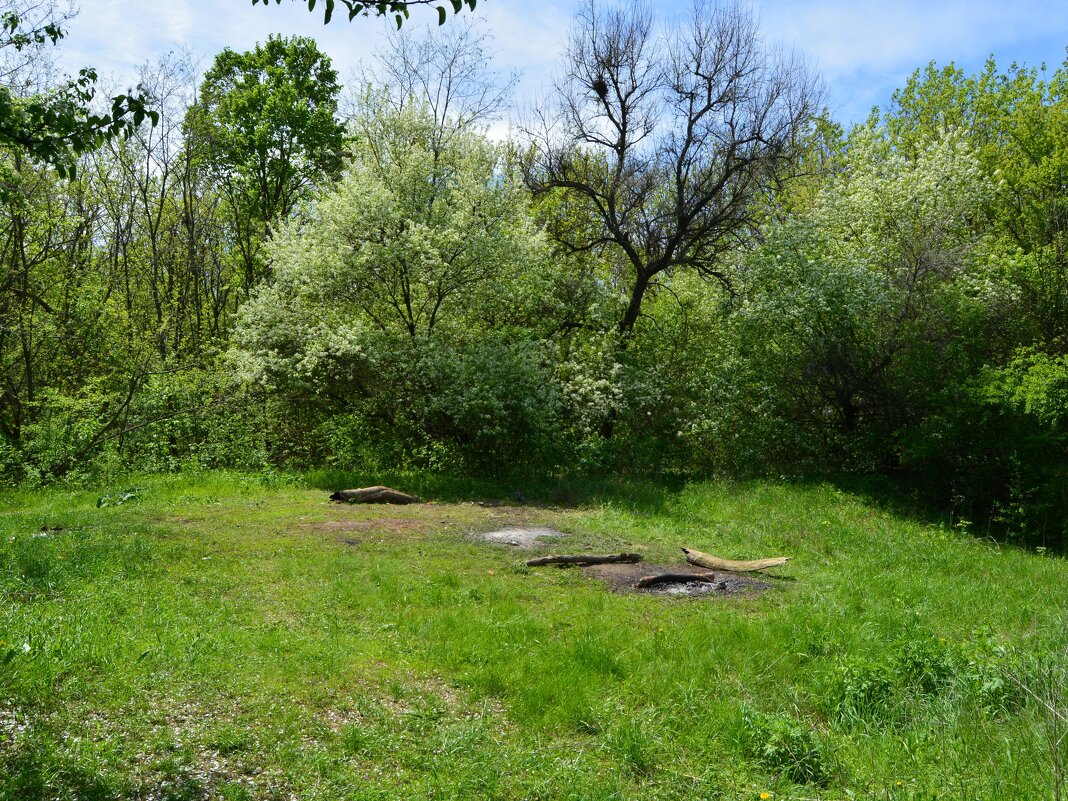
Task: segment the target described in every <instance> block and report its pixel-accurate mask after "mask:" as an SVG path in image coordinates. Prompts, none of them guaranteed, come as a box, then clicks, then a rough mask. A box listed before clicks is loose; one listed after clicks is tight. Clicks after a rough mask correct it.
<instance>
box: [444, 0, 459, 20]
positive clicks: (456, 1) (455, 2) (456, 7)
mask: <svg viewBox="0 0 1068 801" xmlns="http://www.w3.org/2000/svg"><path fill="white" fill-rule="evenodd" d="M463 7H464V3H463V0H452V10H453V12H454V13H456V14H459V13H460V9H461V8H463ZM444 21H445V20H442V22H444Z"/></svg>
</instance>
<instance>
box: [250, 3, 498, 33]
mask: <svg viewBox="0 0 1068 801" xmlns="http://www.w3.org/2000/svg"><path fill="white" fill-rule="evenodd" d="M274 1H275V2H276V3H278V4H279V5H281V4H282V0H274ZM316 1H317V0H308V10H309V11H314V10H315V6H316ZM477 2H478V0H449V5H451V6H452V10H453V13H454V14H459V13H460V11H462V10H463V7H464V6H467V7H468V8H469V9H471V10H472V11H474V10H475V5H476V3H477ZM260 3H262V4H263V5H265V6H266V5H270V0H252V5H254V6H257V5H259V4H260ZM336 5H337V2H336V0H323V24H324V25H325V24H327V23H329V22H330V20H331V19H332V18H333V16H334V8H335V7H336ZM341 5H343V6H344V7H345V8H346V9H347V10H348V16H349V22H352V20H354V19H355V18H356V17H358V16H360V15H361V14H362V15H363V16H370V15H374V16H378V17H385V16H387V15H389V14H392V15H393V18H394V19H395V20H396V22H397V27H398V28H400V27H401V25H402V24H404V20H406V19H408V15H409V9H410V8H411V7H412V6H435V7H436V8H437V11H438V25H444V24H445V20H447V19H448V18H449V12H448V9H447V8H446V6H445V5H444V4H443V3H440V2H439V1H438V0H406V2H387V3H373V2H372V3H364V2H356V0H341Z"/></svg>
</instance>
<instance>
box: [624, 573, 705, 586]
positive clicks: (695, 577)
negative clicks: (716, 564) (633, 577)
mask: <svg viewBox="0 0 1068 801" xmlns="http://www.w3.org/2000/svg"><path fill="white" fill-rule="evenodd" d="M715 580H716V576H715V574H714V573H657V574H656V575H652V576H642V577H641V578H640V579H638V580H637V581H636V582H634V586H635V587H637V588H638V589H642V588H644V587H653V586H655V585H657V584H690V583H692V582H695V581H699V582H702V583H705V584H711V583H712V582H714V581H715Z"/></svg>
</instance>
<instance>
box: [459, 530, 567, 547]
mask: <svg viewBox="0 0 1068 801" xmlns="http://www.w3.org/2000/svg"><path fill="white" fill-rule="evenodd" d="M563 536H565V535H564V533H563V532H562V531H557V530H556V529H553V528H528V527H523V526H506V527H505V528H500V529H497V530H495V531H487V532H485V533H482V534H475V535H474V537H475V539H478V540H481V541H482V542H490V543H493V544H495V545H510V546H511V547H513V548H533V547H534V546H535V545H536V544H537V542H538V540H548V539H555V538H556V537H563Z"/></svg>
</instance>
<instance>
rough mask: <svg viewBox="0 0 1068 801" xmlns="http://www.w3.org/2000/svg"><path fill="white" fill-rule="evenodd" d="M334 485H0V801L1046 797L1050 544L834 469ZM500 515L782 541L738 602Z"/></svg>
mask: <svg viewBox="0 0 1068 801" xmlns="http://www.w3.org/2000/svg"><path fill="white" fill-rule="evenodd" d="M346 478H352V479H356V478H357V477H346ZM379 480H381V477H379ZM335 482H341V483H349V482H348V481H347V480H346V481H343V482H342V481H341V477H339V476H333V475H330V474H325V473H324V474H317V475H311V476H309V477H307V479H306V480H305V481H302V482H299V483H297V482H290V481H287V480H284V479H280V478H278V477H242V476H235V475H228V474H209V475H202V476H197V477H167V478H148V479H144V480H142V481H141V482H140V484H141V487H142V489H141V490H140V492H139V493H138V494H137V495H136V496H135V497H132V498H129V499H127V500H125V501H121V497H122V490H124V489H126V487H125V485H122V486H119V485H116V486H113V487H105V488H99V489H96V490H93V491H62V490H50V491H40V492H29V491H26V492H17V493H8V494H6V495H5V496H4V497H3V498H2V499H0V596H2V602H3V606H2V612H0V640H2V641H3V642H2V643H0V663H2V664H0V799H37V798H41V799H44V798H60V799H75V798H77V799H175V800H176V799H202V798H221V799H260V798H264V799H274V798H277V799H283V798H286V799H288V798H300V799H342V798H344V799H379V798H380V799H387V798H426V799H431V798H433V799H448V798H455V799H467V798H514V799H520V798H522V799H557V798H573V799H621V798H635V799H639V798H640V799H647V798H662V799H709V798H723V799H745V798H753V799H756V798H760V797H761V794H762V793H768V794H769V795H770V797H771V798H776V799H784V798H795V799H801V798H823V799H837V798H872V799H875V798H878V799H894V800H895V801H898V800H901V801H904V800H905V799H933V798H938V799H943V798H947V799H948V798H952V799H993V798H1053V797H1058V796H1055V793H1056V792H1057V787H1058V782H1059V781H1061V780H1063V779H1064V778H1065V775H1066V774H1068V753H1066V745H1065V743H1064V742H1057V738H1058V737H1059V736H1060V734H1061V733H1062V732H1063V730H1064V718H1063V715H1064V714H1065V710H1066V709H1068V698H1066V687H1068V678H1066V676H1065V662H1066V660H1065V659H1064V658H1063V657H1064V654H1065V649H1066V646H1068V634H1066V633H1065V626H1064V623H1065V609H1066V602H1068V580H1066V579H1068V565H1066V563H1065V562H1064V561H1063V560H1061V559H1057V558H1051V557H1048V556H1042V555H1034V554H1028V553H1025V552H1023V551H1020V550H1016V549H1013V548H1001V547H998V546H996V545H994V544H992V543H990V542H986V541H979V540H976V539H973V538H971V537H969V536H967V535H965V534H963V533H960V532H955V531H946V530H941V529H939V528H937V527H932V526H929V525H924V524H920V523H916V522H910V521H909V520H906V519H902V518H900V517H895V516H893V515H891V514H889V513H886V512H883V511H880V510H878V509H875V508H873V507H872V506H870V505H869V504H866V503H865V502H863V501H862V500H860V499H858V498H857V497H854V496H850V495H847V494H844V493H842V492H840V491H838V490H836V489H834V488H832V487H830V486H790V485H777V484H750V485H744V486H729V485H718V484H696V485H688V486H667V485H651V484H627V483H622V482H619V483H603V484H573V485H549V484H545V485H535V486H533V487H530V488H526V487H525V488H524V492H526V494H527V495H528V496H533V497H538V498H543V499H546V500H554V501H556V502H557V503H558V504H560V505H558V506H551V507H547V508H542V507H538V506H534V505H529V504H528V505H524V506H522V507H491V506H486V507H482V506H478V505H476V504H474V503H471V502H470V501H471V500H474V499H476V498H479V497H494V496H496V497H503V498H508V497H510V496H511V494H512V491H513V489H514V488H508V487H501V486H494V485H492V484H481V485H478V484H467V483H464V482H460V481H455V480H452V481H445V480H437V479H430V478H425V477H424V478H420V477H407V478H405V477H390V483H393V484H395V485H400V486H402V488H404V489H408V490H411V491H414V492H418V493H420V494H422V495H423V496H424V497H428V498H433V499H435V502H434V503H431V504H424V505H418V506H411V507H337V506H333V505H330V504H328V503H327V502H326V501H325V493H324V492H322V491H321V489H319V488H318V487H324V486H329V485H331V484H333V483H335ZM354 483H358V481H356V482H354ZM105 494H108V495H109V496H111V499H112V501H113V502H115V503H116V504H117V505H113V506H106V507H104V508H97V506H96V504H97V501H98V499H99V498H100V497H101V496H103V495H105ZM509 522H513V523H525V524H530V525H546V526H553V527H556V528H558V529H560V530H562V531H564V532H566V533H567V534H568V537H567V539H566V540H565V542H564V543H562V544H560V545H554V549H556V550H572V549H574V550H580V549H586V548H589V549H594V550H602V549H620V550H642V551H643V552H645V553H646V554H647V555H648V557H649V559H650V560H666V561H673V560H676V559H677V558H678V555H679V554H678V547H679V546H680V545H689V546H692V547H695V548H698V549H700V550H705V551H709V552H713V553H716V554H720V555H723V556H727V557H736V558H745V557H754V556H767V555H774V554H779V553H783V554H789V555H793V556H794V557H795V559H794V561H793V562H791V563H790V565H789V566H788V567H787V568H783V569H780V570H779V571H777V572H778V573H779V575H780V576H781V577H782V578H781V579H780V580H779V581H777V582H776V588H775V589H774V590H773V591H771V592H769V593H766V594H764V595H762V596H760V597H753V598H729V599H726V598H720V599H711V600H693V599H690V600H687V599H679V600H670V599H666V598H663V597H651V596H639V595H619V594H613V593H609V592H607V591H606V590H605V589H604V588H603V587H602V586H601V585H599V584H597V583H595V582H593V581H591V580H589V579H587V578H585V577H584V576H583V575H582V574H581V573H580V572H579V571H576V570H557V569H538V570H531V569H527V568H526V567H524V566H523V565H522V562H523V559H525V558H526V557H527V556H529V554H528V553H522V554H520V553H517V552H516V551H515V550H513V549H509V548H506V547H501V546H488V545H483V544H478V543H475V542H472V541H471V540H470V539H469V538H468V536H467V535H468V534H469V533H470V532H472V531H478V530H488V529H490V528H494V527H498V526H499V525H501V524H503V523H509Z"/></svg>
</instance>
